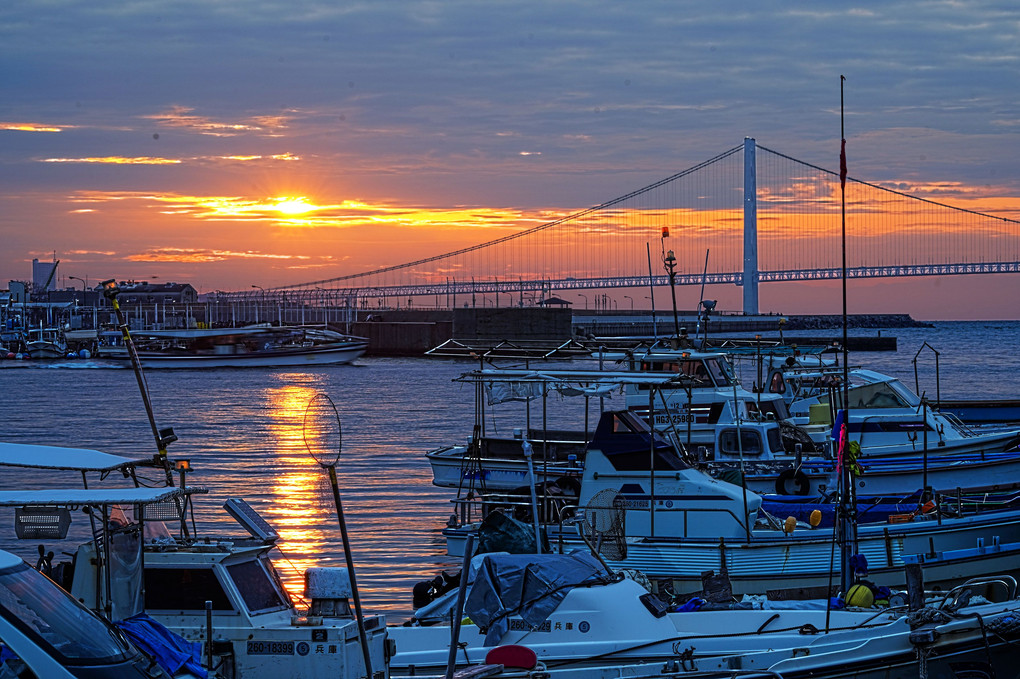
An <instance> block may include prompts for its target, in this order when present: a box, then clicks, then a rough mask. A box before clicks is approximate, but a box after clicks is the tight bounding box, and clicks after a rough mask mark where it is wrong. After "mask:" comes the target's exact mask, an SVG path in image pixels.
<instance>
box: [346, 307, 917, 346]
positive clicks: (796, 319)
mask: <svg viewBox="0 0 1020 679" xmlns="http://www.w3.org/2000/svg"><path fill="white" fill-rule="evenodd" d="M780 319H783V323H782V324H781V323H780ZM849 322H850V327H852V328H857V329H859V328H875V329H876V333H875V335H873V336H872V335H868V336H861V335H857V336H856V337H854V336H852V337H850V338H849V344H850V347H849V349H850V350H851V351H895V350H896V337H895V336H893V335H890V334H888V333H885V334H883V333H882V330H883V329H886V328H898V327H917V326H924V325H927V324H924V323H919V322H917V321H915V320H914V319H912V318H911V317H910V316H909V315H907V314H867V315H855V316H851V317H850V318H849ZM679 323H680V325H681V327H685V328H687V330H688V332H689V333H691V334H692V335H693V334H694V332H695V329H696V328H697V318H696V317H695V316H683V317H681V318H680V319H679ZM709 323H710V327H709V331H710V334H711V335H715V336H723V335H726V334H728V333H729V334H732V333H748V332H754V333H760V334H761V335H762V339H775V340H778V339H779V332H780V328H782V329H783V330H785V331H792V330H819V331H825V330H831V331H832V332H819V333H818V334H817V335H814V336H811V337H798V338H797V341H798V342H801V343H803V344H805V345H807V344H815V345H817V344H830V343H832V342H834V341H837V342H838V341H840V340H841V339H842V337H841V335H840V333H839V332H838V330H839V329H840V328H841V327H842V316H839V315H810V316H777V315H759V316H743V315H732V316H731V315H720V316H718V317H713V318H711V320H710V321H709ZM655 328H657V329H658V334H659V336H660V337H666V336H669V335H672V334H673V332H674V321H673V317H672V315H669V316H664V315H662V314H658V315H657V316H656V318H655V325H654V326H653V324H652V317H651V315H650V314H649V313H647V312H644V313H632V314H627V313H623V312H614V313H604V314H591V313H579V312H575V313H571V310H570V309H539V308H524V309H519V308H495V309H494V308H487V309H486V308H466V309H452V310H389V311H382V312H377V313H373V314H371V315H370V316H368V320H363V321H359V322H357V323H354V324H352V325H351V332H352V333H353V334H355V335H361V336H362V337H367V338H368V339H369V352H368V355H375V356H421V355H423V354H424V353H425V351H426V350H428V349H430V348H432V347H435V346H438V345H439V344H442V343H443V342H445V341H446V340H449V339H457V340H493V341H499V340H508V341H513V340H549V341H566V340H568V339H570V338H571V337H651V336H652V335H653V334H654V331H655ZM787 341H790V340H789V338H787Z"/></svg>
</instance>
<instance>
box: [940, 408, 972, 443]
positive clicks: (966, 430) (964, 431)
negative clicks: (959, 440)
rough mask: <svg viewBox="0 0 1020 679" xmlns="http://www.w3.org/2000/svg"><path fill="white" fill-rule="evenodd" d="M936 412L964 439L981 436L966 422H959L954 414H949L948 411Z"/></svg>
mask: <svg viewBox="0 0 1020 679" xmlns="http://www.w3.org/2000/svg"><path fill="white" fill-rule="evenodd" d="M936 412H938V413H939V414H940V415H941V416H942V417H944V418H945V419H946V420H948V421H949V423H950V424H951V425H953V426H954V427H955V428H956V430H957V431H959V432H960V435H961V436H966V437H974V436H981V433H980V432H978V431H975V430H974V428H973V427H971V426H970V425H968V424H967V423H966V422H964V421H963V420H961V419H960V418H959V417H958V416H957V414H956V413H951V412H949V411H948V410H939V411H936Z"/></svg>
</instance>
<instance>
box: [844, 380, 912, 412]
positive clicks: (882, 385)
mask: <svg viewBox="0 0 1020 679" xmlns="http://www.w3.org/2000/svg"><path fill="white" fill-rule="evenodd" d="M850 407H851V408H909V407H911V406H910V405H909V404H908V403H907V402H906V400H904V398H903V397H902V396H901V395H900V394H899V393H897V391H896V390H895V389H894V388H893V387H892V385H891V384H890V383H888V382H876V383H874V384H863V385H861V386H859V387H854V388H852V389H851V390H850Z"/></svg>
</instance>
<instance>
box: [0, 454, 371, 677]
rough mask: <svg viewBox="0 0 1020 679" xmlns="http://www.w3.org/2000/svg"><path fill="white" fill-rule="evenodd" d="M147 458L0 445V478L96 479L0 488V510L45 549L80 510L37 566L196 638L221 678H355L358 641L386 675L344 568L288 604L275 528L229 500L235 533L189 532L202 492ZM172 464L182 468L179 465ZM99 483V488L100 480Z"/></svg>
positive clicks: (73, 587) (101, 604) (96, 597)
mask: <svg viewBox="0 0 1020 679" xmlns="http://www.w3.org/2000/svg"><path fill="white" fill-rule="evenodd" d="M157 460H158V458H157ZM153 464H154V463H153V461H151V460H136V459H132V458H127V457H122V456H116V455H109V454H107V453H102V452H100V451H95V450H88V449H68V448H59V447H52V446H36V445H24V444H10V443H0V466H4V467H7V468H8V471H7V474H10V473H11V468H22V469H36V470H50V471H53V472H58V471H64V472H73V473H75V474H80V475H81V477H82V479H83V480H84V479H85V478H86V476H88V475H90V474H93V473H94V474H95V475H96V476H98V477H99V478H98V479H96V478H92V477H89V479H88V480H89V483H86V484H85V486H86V487H84V488H81V487H77V488H75V487H66V486H65V487H50V488H46V489H39V490H8V491H0V507H8V508H14V509H15V517H16V527H17V531H16V532H17V534H18V537H19V538H21V539H23V540H32V541H37V542H41V541H45V544H46V546H47V547H48V546H52V544H53V542H54V541H56V540H60V539H63V538H64V536H66V535H67V531H68V529H69V527H70V524H71V523H72V521H74V519H73V518H72V514H71V510H87V511H86V512H85V516H86V517H87V518H86V520H85V523H86V524H87V525H86V531H87V532H88V533H89V534H90V535H91V539H87V540H85V541H84V542H81V543H80V544H78V545H77V546H76V547H74V548H72V550H73V551H72V553H73V557H72V559H71V560H69V561H60V562H59V563H52V552H51V553H50V556H49V557H48V558H47V559H44V560H43V562H42V563H41V566H42V567H43V568H44V569H45V570H47V571H48V572H49V573H50V574H51V577H52V578H53V580H54V581H55V582H57V583H58V584H60V585H61V586H63V587H65V588H66V589H67V590H68V591H69V592H70V593H71V594H72V595H73V596H74V597H75V598H76V599H78V600H80V601H82V602H84V603H85V604H86V605H87V606H88V607H90V608H91V609H92V610H94V611H96V612H98V613H100V614H102V615H104V616H106V617H108V618H109V619H110V620H113V621H118V620H123V619H126V618H130V617H132V616H133V615H135V614H137V613H141V612H144V613H145V614H148V615H150V616H151V617H153V618H154V619H155V620H157V621H159V622H160V623H162V624H164V625H165V626H166V627H167V628H169V629H170V630H172V631H173V632H175V633H177V634H179V635H181V636H182V637H184V638H185V639H187V640H189V641H192V642H199V643H201V645H202V653H201V655H202V658H203V660H204V664H205V666H206V668H208V669H214V670H215V672H216V673H217V674H218V676H220V677H225V678H234V677H239V678H243V679H249V678H256V679H257V678H258V677H267V678H271V679H285V678H287V677H290V678H293V679H307V678H308V677H316V676H330V677H346V678H348V679H356V678H357V677H361V676H365V674H366V672H365V661H364V659H363V658H364V657H365V650H364V649H365V648H367V651H368V655H369V657H370V658H371V664H372V667H373V668H374V669H377V670H379V671H380V673H379V674H378V675H374V676H385V667H386V658H387V653H388V647H387V644H386V631H385V618H384V617H382V616H367V617H365V619H364V624H365V631H366V639H367V641H366V643H367V647H363V645H362V643H361V641H360V640H359V624H358V621H356V620H355V616H354V613H353V611H352V610H351V607H350V605H349V602H350V600H351V598H352V597H353V595H354V594H353V591H352V583H351V578H350V575H349V571H348V569H345V568H311V569H309V570H307V571H306V573H305V578H306V596H308V598H309V599H310V601H311V605H310V607H309V608H308V610H307V611H304V610H301V611H299V610H298V609H297V608H296V606H295V604H294V603H293V601H292V600H291V598H290V595H289V594H288V593H287V591H286V589H285V588H284V587H283V585H282V581H281V579H280V577H279V575H278V574H277V572H276V569H275V567H274V566H273V563H272V561H271V559H270V551H271V550H272V549H273V548H274V546H275V545H276V541H277V539H278V535H277V534H276V532H275V531H274V530H273V529H272V528H271V527H270V526H269V525H268V524H267V523H266V522H265V521H264V520H262V518H261V517H260V516H258V514H256V513H255V512H254V511H253V510H252V509H251V508H250V507H248V506H247V504H246V503H244V502H243V501H241V500H238V499H232V500H230V501H229V502H228V503H227V504H226V505H225V507H224V508H225V510H226V511H227V512H228V513H229V514H230V515H231V516H232V517H234V519H235V520H236V521H237V523H238V524H239V526H240V527H242V528H243V529H244V530H245V531H246V532H247V535H246V536H244V537H240V536H238V535H233V534H215V535H213V534H209V535H204V534H199V533H197V532H196V524H195V523H194V518H193V517H194V509H193V506H192V500H193V498H194V497H195V496H196V495H201V494H204V493H205V492H206V490H205V489H204V488H201V487H196V486H190V487H188V486H186V485H185V483H183V477H182V482H181V483H180V485H178V486H166V485H164V483H165V476H164V469H165V466H164V465H163V464H162V463H161V462H158V461H157V462H156V463H155V464H156V467H155V468H156V471H157V474H158V475H159V476H160V479H159V480H155V479H148V480H145V479H144V478H143V475H144V473H145V469H146V468H148V469H150V470H152V467H153ZM168 464H169V466H170V468H173V464H172V462H170V463H168ZM180 469H181V472H182V473H184V472H186V471H187V470H188V469H189V465H182V466H181V468H180ZM114 472H116V473H114ZM104 478H105V479H107V483H105V484H103V483H100V482H99V481H100V480H102V479H104ZM114 479H119V482H116V483H114ZM131 481H134V482H135V483H139V482H141V481H145V483H148V484H153V485H155V486H156V487H148V488H147V487H135V486H134V484H132V483H131ZM110 486H113V487H110ZM74 516H78V517H80V516H81V514H80V513H76V514H75V515H74ZM189 520H190V525H189ZM39 547H40V549H41V550H43V545H42V544H40V545H39ZM43 551H45V550H43ZM61 551H67V550H61ZM207 602H210V603H209V604H207Z"/></svg>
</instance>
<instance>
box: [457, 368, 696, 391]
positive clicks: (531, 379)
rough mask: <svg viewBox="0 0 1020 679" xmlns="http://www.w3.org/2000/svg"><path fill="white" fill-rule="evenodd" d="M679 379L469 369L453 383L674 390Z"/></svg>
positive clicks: (666, 375)
mask: <svg viewBox="0 0 1020 679" xmlns="http://www.w3.org/2000/svg"><path fill="white" fill-rule="evenodd" d="M682 379H683V378H682V376H680V375H677V374H676V373H671V372H642V373H635V372H633V371H628V370H523V369H519V368H518V369H509V368H508V369H484V370H473V371H471V372H468V373H464V374H463V375H461V376H460V377H456V378H454V382H521V383H538V384H547V385H551V386H556V385H586V386H589V387H598V386H607V385H608V386H610V387H613V386H624V385H628V384H643V385H649V386H657V387H663V388H670V389H674V388H676V387H677V386H678V385H679V384H680V382H681V380H682Z"/></svg>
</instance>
